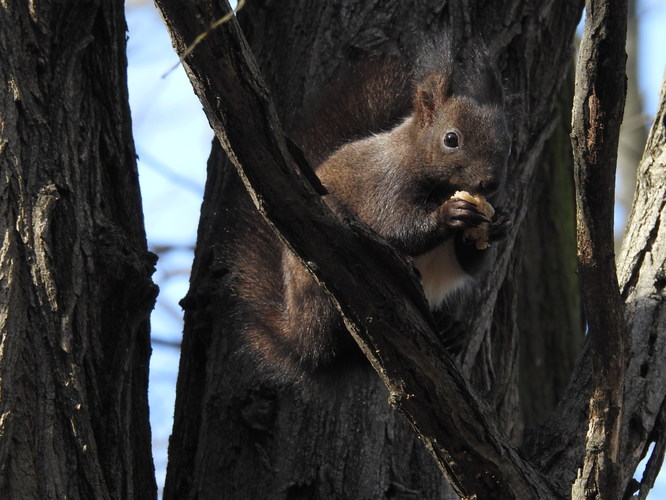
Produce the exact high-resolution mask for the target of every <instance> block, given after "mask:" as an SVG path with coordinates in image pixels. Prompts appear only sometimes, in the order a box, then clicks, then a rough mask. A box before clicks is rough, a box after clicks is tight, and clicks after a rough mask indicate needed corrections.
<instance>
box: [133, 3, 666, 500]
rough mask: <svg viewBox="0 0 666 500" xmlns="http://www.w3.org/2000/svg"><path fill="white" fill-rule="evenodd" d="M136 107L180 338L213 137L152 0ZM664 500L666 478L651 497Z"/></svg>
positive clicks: (169, 310) (153, 231)
mask: <svg viewBox="0 0 666 500" xmlns="http://www.w3.org/2000/svg"><path fill="white" fill-rule="evenodd" d="M638 13H639V17H640V30H639V50H640V59H639V73H640V82H639V86H640V90H641V93H642V95H643V99H644V102H645V109H646V112H647V113H648V114H650V115H654V113H655V111H656V107H657V103H658V97H659V96H658V91H659V87H660V85H661V80H662V77H663V75H664V68H665V67H666V29H665V28H666V2H664V0H644V1H640V2H639V12H638ZM127 22H128V26H129V41H128V58H129V70H128V79H129V88H130V106H131V108H132V120H133V128H134V137H135V143H136V148H137V153H138V156H139V175H140V182H141V189H142V196H143V206H144V215H145V221H146V232H147V236H148V241H149V245H150V246H151V247H153V248H154V247H158V246H159V247H168V248H169V250H168V251H166V252H164V253H162V255H161V257H160V261H159V263H158V270H157V272H156V275H155V277H154V278H155V280H156V282H158V284H159V285H160V290H161V291H160V297H159V299H158V304H157V306H156V309H155V311H154V313H153V315H152V319H151V320H152V330H153V335H154V337H155V338H157V339H160V340H163V341H166V342H179V341H180V337H181V332H182V313H181V310H180V307H179V306H178V301H179V300H180V299H181V298H182V297H183V296H184V295H185V293H186V292H187V287H188V279H189V275H188V272H189V268H190V265H191V262H192V248H193V246H194V242H195V240H196V231H197V224H198V219H199V209H200V205H201V199H202V196H203V189H204V184H205V180H206V160H207V158H208V154H209V152H210V143H211V140H212V137H213V134H212V132H211V130H210V128H209V126H208V123H207V121H206V119H205V117H204V114H203V111H202V110H201V104H200V103H199V101H198V100H197V99H196V97H195V96H194V94H193V92H192V88H191V86H190V83H189V81H188V80H187V77H186V76H185V73H184V71H183V69H182V67H180V66H179V67H178V68H177V69H176V70H174V71H173V72H170V73H169V74H168V75H167V76H166V77H163V75H164V74H165V73H167V72H168V71H169V70H170V69H171V68H172V67H173V66H174V64H176V63H177V57H176V56H175V55H174V53H173V51H172V49H171V42H170V40H169V37H168V35H167V34H166V31H165V29H164V26H163V24H162V20H161V19H160V17H159V14H157V12H156V11H155V9H154V7H153V6H152V3H145V2H135V3H134V5H133V2H130V3H129V6H128V8H127ZM178 358H179V351H178V350H177V349H175V348H173V347H169V346H165V345H162V344H159V343H158V344H156V345H155V346H154V349H153V357H152V361H151V381H150V383H151V386H150V406H151V421H152V426H153V442H154V454H155V463H156V467H157V474H158V478H157V479H158V484H159V485H160V486H161V485H162V484H163V482H164V474H165V466H166V445H167V440H168V437H169V434H170V432H171V424H172V416H173V405H174V401H175V383H176V374H177V370H178ZM650 498H652V499H664V500H666V480H662V481H660V482H659V484H658V487H657V488H655V490H653V492H652V494H651V495H650Z"/></svg>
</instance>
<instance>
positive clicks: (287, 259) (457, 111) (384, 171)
mask: <svg viewBox="0 0 666 500" xmlns="http://www.w3.org/2000/svg"><path fill="white" fill-rule="evenodd" d="M410 60H413V61H414V62H413V63H410V62H409V61H410ZM503 103H504V94H503V87H502V85H501V82H500V79H499V75H498V72H497V70H496V69H495V68H494V66H493V65H492V64H491V63H490V62H489V57H488V56H487V54H486V52H485V49H484V48H483V47H482V46H481V45H480V44H479V45H478V46H468V47H466V48H464V49H463V48H460V47H457V46H455V45H454V44H453V43H452V42H451V41H449V40H448V39H441V40H438V41H436V42H433V43H430V44H426V46H425V47H422V48H421V50H420V54H419V55H418V57H416V58H414V57H409V56H402V57H396V56H395V55H390V56H381V57H376V58H372V59H370V60H368V61H364V62H363V63H362V64H359V65H357V66H354V67H353V68H351V69H350V70H349V71H347V72H346V73H345V76H343V77H342V78H341V79H339V80H337V81H335V82H334V83H333V84H331V85H330V86H329V88H328V90H326V91H324V92H323V93H322V96H321V97H320V98H319V99H318V100H317V101H316V104H315V105H314V106H313V107H312V109H311V111H310V112H309V115H308V117H307V118H306V119H304V120H303V121H302V122H301V123H302V124H301V126H300V127H299V128H298V129H297V130H296V131H295V132H294V135H293V138H294V142H295V143H296V144H298V145H299V146H300V148H301V149H302V151H303V153H304V155H305V158H306V159H307V161H308V162H309V163H310V164H311V165H314V166H315V173H316V175H317V177H318V178H319V179H320V181H321V183H322V184H323V186H324V188H325V190H326V191H327V193H328V194H325V195H324V200H325V201H326V203H327V204H328V205H329V207H330V208H331V209H332V210H333V211H334V212H335V213H337V214H338V215H340V216H341V217H350V216H351V217H355V218H357V219H358V220H360V221H362V222H364V223H365V224H366V225H367V226H369V227H370V228H371V229H372V230H374V231H375V232H376V233H378V234H379V235H380V236H381V237H383V238H384V239H385V240H386V241H387V242H388V243H389V244H390V245H392V246H393V247H394V248H395V249H396V250H398V251H399V252H401V253H402V254H404V255H406V256H409V257H410V258H411V259H413V264H414V267H415V268H416V270H417V271H418V274H419V275H420V278H421V283H422V286H423V290H424V294H425V297H426V299H427V301H428V304H429V306H430V308H431V310H437V309H439V308H441V307H442V305H443V303H445V301H446V300H448V299H449V298H450V297H451V296H452V295H454V294H455V292H456V291H457V290H461V289H463V288H465V286H466V284H468V283H469V282H470V280H471V278H472V277H473V276H474V275H475V274H478V272H479V271H480V269H482V268H483V267H484V265H485V264H486V261H487V260H488V251H487V250H485V249H479V248H478V247H477V246H475V245H474V244H473V242H470V241H468V240H467V239H466V238H465V237H464V232H465V230H467V229H470V228H478V227H479V226H480V225H482V224H485V225H486V226H487V227H488V229H487V237H488V239H489V240H490V241H491V242H492V241H497V240H500V239H502V238H504V237H505V236H506V234H507V232H508V231H509V229H510V227H511V221H510V220H509V218H508V217H507V216H506V215H504V214H502V213H501V212H497V213H495V215H494V216H492V218H489V217H488V216H487V214H484V213H482V211H480V210H479V207H478V206H477V205H475V204H474V203H473V202H471V201H469V200H468V199H462V198H460V197H456V196H454V193H456V192H459V191H467V192H468V193H473V194H474V195H475V196H480V197H482V198H483V197H491V199H492V196H493V195H494V194H495V193H496V192H497V191H498V190H499V189H500V188H501V186H502V183H503V181H504V178H505V176H506V169H507V161H508V157H509V154H510V150H511V137H510V135H509V131H508V126H507V119H506V113H505V111H504V106H503ZM247 233H248V234H246V235H245V236H242V237H241V238H240V240H241V244H240V245H239V246H238V251H237V252H236V256H235V258H234V259H232V260H234V261H235V264H236V268H237V278H236V281H235V287H234V290H235V293H236V295H237V297H238V298H239V300H240V304H241V314H242V315H243V318H244V325H245V326H244V331H243V336H244V338H245V340H246V350H248V351H250V352H251V353H253V354H254V356H255V358H256V359H257V360H258V361H259V363H260V364H261V365H262V366H265V367H266V368H267V372H268V373H269V375H271V376H272V378H275V379H278V380H282V381H290V380H304V379H305V378H307V377H309V376H317V375H318V374H326V373H330V372H331V371H334V370H336V369H341V368H342V369H344V368H345V367H348V366H350V365H352V364H356V363H357V362H358V360H359V359H364V357H363V355H362V353H360V349H359V348H358V346H356V344H355V342H354V340H353V339H352V338H351V336H350V335H349V334H348V333H347V332H346V331H345V330H344V326H343V323H342V319H341V318H340V316H339V313H338V312H337V310H336V309H335V307H334V305H333V303H332V301H331V299H330V298H329V297H328V296H327V295H326V294H325V292H324V291H323V290H322V289H321V288H320V287H319V285H318V284H317V283H316V282H315V280H314V279H313V278H312V277H311V275H310V274H309V273H308V272H307V270H306V269H305V268H304V267H303V265H302V264H301V263H300V261H299V260H298V259H297V258H296V257H295V256H294V255H293V254H292V253H291V251H290V250H289V249H287V248H286V247H285V246H284V245H283V244H282V243H280V242H279V241H278V239H277V237H275V236H274V235H273V234H272V233H271V231H270V230H269V229H268V228H267V227H261V228H252V229H251V230H248V231H247ZM248 238H252V239H253V240H254V241H253V242H252V241H251V240H249V239H248ZM259 240H261V241H259Z"/></svg>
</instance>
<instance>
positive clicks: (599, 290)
mask: <svg viewBox="0 0 666 500" xmlns="http://www.w3.org/2000/svg"><path fill="white" fill-rule="evenodd" d="M586 7H587V18H586V22H585V31H584V33H583V39H582V41H581V46H580V55H579V58H578V65H577V68H576V94H575V97H574V108H573V124H572V129H573V131H572V141H573V146H574V148H573V149H574V162H575V180H576V194H577V197H576V198H577V203H578V205H577V210H576V220H577V228H578V231H577V232H578V261H579V269H580V273H581V279H582V283H583V299H584V302H585V311H586V314H587V321H588V329H589V330H588V331H589V338H590V343H591V356H592V364H593V370H594V371H593V373H594V374H593V390H592V395H591V399H590V408H589V415H588V434H587V443H586V453H585V459H584V462H583V468H582V471H579V476H578V479H577V480H576V483H575V484H574V486H573V490H572V491H573V493H574V495H573V496H574V497H576V498H592V497H594V498H599V497H598V496H597V495H599V494H600V495H601V496H600V497H601V498H616V497H617V492H618V491H623V489H624V488H623V487H622V485H621V484H618V482H619V481H620V479H621V475H620V474H618V470H617V468H618V465H619V461H620V449H621V443H620V436H621V423H622V404H623V388H624V380H625V373H626V365H627V359H628V351H627V345H628V344H627V329H626V323H625V318H624V307H623V302H622V299H621V297H620V293H619V287H618V282H617V274H616V269H615V259H614V251H613V207H614V203H615V201H614V194H615V163H616V159H617V145H618V138H619V131H620V124H621V121H622V113H623V110H624V100H625V93H626V77H625V73H624V71H625V63H626V54H625V52H624V44H625V39H626V30H627V25H626V23H627V2H626V0H620V1H618V2H609V1H607V0H588V1H587V2H586Z"/></svg>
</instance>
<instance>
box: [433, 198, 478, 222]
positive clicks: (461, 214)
mask: <svg viewBox="0 0 666 500" xmlns="http://www.w3.org/2000/svg"><path fill="white" fill-rule="evenodd" d="M438 212H439V213H438V217H439V220H440V223H441V224H442V225H443V226H445V227H447V228H450V229H456V230H463V229H469V228H473V227H478V226H479V225H481V224H482V223H484V222H485V223H487V222H489V220H488V219H487V218H486V216H485V215H483V214H482V213H481V212H479V210H478V209H477V207H476V205H474V204H473V203H470V202H468V201H465V200H461V199H459V198H451V199H448V200H446V201H445V202H444V203H443V204H442V205H441V206H440V207H439V209H438Z"/></svg>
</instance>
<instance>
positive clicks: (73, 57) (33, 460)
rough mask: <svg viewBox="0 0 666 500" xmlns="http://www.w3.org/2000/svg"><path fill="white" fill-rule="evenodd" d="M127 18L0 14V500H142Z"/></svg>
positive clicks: (136, 201) (24, 6) (47, 10)
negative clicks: (126, 51)
mask: <svg viewBox="0 0 666 500" xmlns="http://www.w3.org/2000/svg"><path fill="white" fill-rule="evenodd" d="M125 32H126V26H125V21H124V10H123V2H121V1H112V2H100V1H93V0H91V1H84V2H81V1H65V2H61V1H41V2H4V3H2V5H0V54H2V56H1V58H2V63H1V64H0V81H1V82H2V83H1V85H2V87H0V172H1V173H2V175H1V180H0V200H1V201H0V231H1V232H2V236H3V240H2V246H1V248H0V335H1V337H0V464H1V465H0V498H7V499H9V498H11V499H19V498H20V499H62V498H71V499H92V498H94V499H113V498H116V499H128V498H154V497H155V496H156V485H155V480H154V468H153V464H152V455H151V450H150V446H151V440H150V427H149V423H148V405H147V384H148V360H149V356H150V339H149V324H148V315H149V313H150V310H151V309H152V305H153V303H154V298H155V295H156V292H157V290H156V287H155V286H154V285H153V284H152V282H151V280H150V275H151V274H152V272H153V266H154V256H153V255H152V254H150V253H148V251H147V247H146V239H145V234H144V230H143V216H142V213H141V204H140V196H139V187H138V177H137V171H136V162H135V152H134V145H133V141H132V136H131V120H130V114H129V106H128V98H127V83H126V66H127V61H126V56H125Z"/></svg>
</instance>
